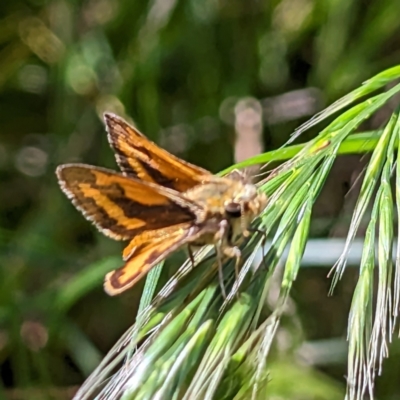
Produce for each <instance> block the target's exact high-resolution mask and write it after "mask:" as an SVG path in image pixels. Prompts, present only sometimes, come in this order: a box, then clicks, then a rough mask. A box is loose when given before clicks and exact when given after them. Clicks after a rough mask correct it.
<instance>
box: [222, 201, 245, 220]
mask: <svg viewBox="0 0 400 400" xmlns="http://www.w3.org/2000/svg"><path fill="white" fill-rule="evenodd" d="M225 212H226V214H227V215H228V217H231V218H240V217H241V216H242V207H241V206H240V204H239V203H227V204H225Z"/></svg>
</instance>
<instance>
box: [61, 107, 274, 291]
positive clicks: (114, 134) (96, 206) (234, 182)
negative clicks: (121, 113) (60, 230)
mask: <svg viewBox="0 0 400 400" xmlns="http://www.w3.org/2000/svg"><path fill="white" fill-rule="evenodd" d="M104 121H105V125H106V128H107V131H108V139H109V142H110V145H111V148H112V149H113V150H114V152H115V156H116V160H117V164H118V166H119V168H120V170H121V173H117V172H114V171H112V170H108V169H105V168H100V167H95V166H91V165H86V164H64V165H60V166H59V167H58V168H57V170H56V174H57V177H58V182H59V184H60V186H61V189H62V190H63V191H64V192H65V194H66V195H67V196H68V197H69V198H70V199H71V201H72V203H73V204H74V205H75V207H76V208H77V209H78V210H79V211H81V212H82V214H83V215H84V216H85V217H86V218H87V219H88V220H89V221H91V222H92V223H93V224H94V225H95V226H96V227H97V228H98V229H99V230H100V231H101V232H102V233H103V234H105V235H106V236H108V237H110V238H112V239H116V240H126V241H128V240H129V244H128V245H127V246H126V247H125V249H124V250H123V259H124V265H123V266H122V267H121V268H119V269H116V270H114V271H111V272H109V273H108V274H107V275H106V277H105V283H104V289H105V291H106V292H107V293H108V294H109V295H117V294H119V293H122V292H124V291H125V290H127V289H129V288H131V287H132V286H133V285H135V284H136V283H137V282H138V281H139V280H140V279H141V278H143V277H144V276H145V275H146V274H147V273H148V271H150V269H151V268H153V267H154V266H155V265H156V264H158V263H159V262H161V261H163V260H164V259H165V258H166V257H168V256H169V255H170V254H171V253H173V252H175V251H177V250H178V249H180V248H182V247H183V246H185V245H187V246H188V248H189V250H190V254H192V253H191V248H192V247H193V248H196V247H199V246H204V245H209V244H212V245H214V246H215V248H216V253H217V257H219V259H221V257H223V256H226V257H229V258H233V257H236V258H237V259H238V258H239V257H240V250H239V248H238V247H237V243H238V242H239V241H240V240H241V239H242V238H244V237H246V236H248V235H249V226H250V223H251V221H252V220H253V219H254V218H255V217H257V216H258V215H259V214H260V213H261V211H262V210H263V209H264V208H265V206H266V203H267V196H266V195H265V194H264V193H262V192H259V191H258V189H257V187H256V186H255V185H254V184H253V183H251V182H250V181H249V178H248V177H247V176H246V175H245V174H244V173H243V172H241V171H239V170H235V171H233V172H231V173H230V174H229V175H227V176H224V177H220V176H215V175H213V174H212V173H211V172H209V171H207V170H205V169H203V168H200V167H198V166H195V165H193V164H190V163H188V162H186V161H184V160H181V159H179V158H178V157H176V156H174V155H172V154H170V153H169V152H167V151H166V150H164V149H162V148H160V147H158V146H157V145H156V144H155V143H153V142H151V141H150V140H149V139H147V138H146V137H145V136H144V135H143V134H142V133H140V132H139V131H138V130H137V129H136V128H134V127H133V126H131V125H129V124H128V123H127V122H126V121H124V120H123V119H122V118H120V117H118V116H116V115H114V114H111V113H105V114H104ZM191 258H192V256H191Z"/></svg>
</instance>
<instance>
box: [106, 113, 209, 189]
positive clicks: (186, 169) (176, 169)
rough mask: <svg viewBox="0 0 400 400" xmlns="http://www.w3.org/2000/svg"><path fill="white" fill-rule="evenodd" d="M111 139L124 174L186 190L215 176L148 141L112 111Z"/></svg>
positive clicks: (109, 119) (109, 136)
mask: <svg viewBox="0 0 400 400" xmlns="http://www.w3.org/2000/svg"><path fill="white" fill-rule="evenodd" d="M104 120H105V123H106V126H107V131H108V140H109V142H110V145H111V147H112V148H113V149H114V151H115V154H116V159H117V163H118V165H119V167H120V169H121V171H122V172H123V174H124V175H128V176H133V177H137V178H139V179H140V180H143V181H146V182H152V183H156V184H158V185H161V186H164V187H167V188H171V189H174V190H177V191H178V192H185V191H187V190H188V189H191V188H192V187H194V186H196V185H198V184H200V183H204V182H206V181H207V180H209V179H211V177H212V176H213V175H212V174H211V173H210V172H209V171H207V170H205V169H203V168H200V167H197V166H195V165H193V164H190V163H188V162H186V161H183V160H181V159H180V158H178V157H175V156H174V155H172V154H170V153H168V152H167V151H165V150H163V149H161V148H160V147H158V146H157V145H156V144H155V143H153V142H151V141H150V140H148V139H147V138H146V137H145V136H144V135H143V134H142V133H140V132H139V131H138V130H137V129H136V128H134V127H132V126H131V125H129V124H128V123H126V122H125V121H124V120H123V119H121V118H119V117H118V116H116V115H114V114H110V113H106V114H104Z"/></svg>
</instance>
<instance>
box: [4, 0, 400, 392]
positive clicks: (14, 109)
mask: <svg viewBox="0 0 400 400" xmlns="http://www.w3.org/2000/svg"><path fill="white" fill-rule="evenodd" d="M398 11H399V4H398V2H397V1H393V0H370V1H365V0H364V1H363V0H326V1H322V0H275V1H266V0H258V1H256V0H251V1H239V0H229V1H228V0H203V1H198V0H187V1H179V0H154V1H145V0H142V1H138V0H137V1H134V0H86V1H80V0H2V1H1V2H0V375H1V382H2V384H1V387H0V398H6V399H34V398H38V399H45V398H54V399H64V398H71V396H72V393H73V392H74V391H75V390H76V387H77V386H79V385H80V384H81V383H82V382H83V380H84V379H85V377H87V376H88V374H89V373H90V372H91V371H92V370H93V368H94V367H95V366H96V365H97V364H98V362H99V361H100V360H101V358H102V357H103V355H104V354H105V353H106V352H107V350H108V349H110V347H111V346H112V345H113V343H115V342H116V340H117V339H118V338H119V337H120V335H121V334H122V333H123V332H124V330H125V329H126V328H127V327H128V326H130V325H131V324H132V323H133V321H134V317H135V312H136V309H137V307H138V301H139V298H140V289H141V287H142V286H143V284H142V283H141V284H139V285H138V287H135V289H134V290H132V291H130V292H129V293H127V294H125V295H123V296H120V297H118V298H110V297H108V296H107V295H106V294H105V293H104V292H103V290H102V280H103V276H104V274H105V272H106V271H108V270H110V269H112V268H115V267H117V266H119V265H120V263H121V258H120V251H121V249H122V245H121V244H120V243H116V242H113V241H111V240H109V239H106V238H105V237H103V236H102V235H101V234H99V233H98V232H97V231H96V230H95V229H94V228H93V227H92V226H91V225H90V223H88V222H87V221H86V220H85V219H84V218H83V217H82V216H81V215H80V214H79V213H78V212H77V211H76V210H75V209H74V207H73V206H72V205H71V204H70V202H69V201H68V200H67V199H66V197H65V196H64V195H63V194H62V193H61V191H60V189H59V187H58V185H57V182H56V178H55V174H54V170H55V167H56V166H57V165H58V164H61V163H64V162H85V163H89V164H94V165H100V166H105V167H109V168H114V169H115V168H116V164H115V162H114V158H113V154H112V152H111V150H110V149H109V147H108V143H107V138H106V134H105V130H104V126H103V123H102V113H103V112H104V111H112V112H115V113H117V114H119V115H121V116H122V117H124V118H127V119H128V120H130V121H131V122H134V123H135V124H136V125H137V126H138V127H139V128H140V130H142V131H143V132H145V133H146V135H148V136H149V137H150V138H152V139H153V140H154V141H156V142H158V143H160V144H161V145H162V146H164V147H165V148H167V149H168V150H170V151H171V152H173V153H175V154H177V155H179V156H180V157H182V158H185V159H187V160H189V161H191V162H194V163H196V164H199V165H201V166H203V167H205V168H207V169H209V170H211V171H213V172H217V171H220V170H221V169H223V168H225V167H227V166H229V165H231V164H232V163H233V162H234V161H235V159H236V160H239V159H241V158H243V157H247V156H250V155H251V154H254V153H255V152H258V151H260V150H264V151H266V150H271V149H274V148H277V147H279V146H280V145H282V144H283V143H284V142H285V141H286V140H287V139H288V137H289V135H290V133H291V132H292V131H293V129H294V128H295V127H296V126H298V125H299V124H300V123H301V122H303V121H305V120H306V119H307V118H309V117H311V116H312V115H313V114H315V113H316V112H318V111H320V110H321V109H322V108H323V107H324V106H325V105H327V104H330V103H331V102H332V101H334V100H336V99H337V98H338V97H340V96H342V95H343V94H345V93H346V92H348V91H349V90H351V89H353V88H354V87H357V86H359V85H360V84H361V82H362V81H363V80H364V79H367V78H368V77H370V76H372V75H373V74H375V73H378V72H379V71H381V70H383V69H385V68H387V67H390V66H392V65H395V64H398V63H399V62H400V19H399V17H398ZM383 120H384V119H383ZM383 120H379V118H377V120H376V121H372V122H371V123H370V125H369V126H368V127H371V128H376V127H377V126H379V124H381V123H382V121H383ZM307 135H309V136H307ZM310 135H312V133H309V134H305V135H303V137H302V140H307V139H308V138H309V137H310ZM361 168H362V164H361V163H360V162H359V159H358V158H354V157H347V158H346V159H344V161H343V160H342V161H341V160H339V162H338V163H337V165H336V167H335V168H334V170H333V172H332V179H331V180H330V182H328V184H327V188H326V190H325V192H324V193H323V194H322V197H321V201H320V204H319V205H318V206H317V208H316V211H315V216H316V221H317V224H316V227H315V232H314V235H315V236H320V237H325V236H328V235H335V236H343V234H344V233H345V232H346V231H345V229H344V230H343V229H341V226H339V227H338V226H337V223H338V221H339V219H340V217H341V216H343V210H344V209H346V204H347V203H346V199H345V197H344V195H345V194H346V192H347V191H348V189H349V187H350V186H351V185H352V183H353V182H354V174H355V171H357V170H360V169H361ZM350 205H351V200H350ZM174 257H175V258H174V259H173V264H174V265H177V263H178V262H179V261H181V260H182V259H183V257H184V255H182V254H178V255H176V256H174ZM170 264H171V263H170ZM328 270H329V269H328V268H313V269H311V268H305V269H304V270H303V273H302V274H301V275H300V278H299V280H298V282H297V285H296V286H295V288H294V291H293V297H294V298H293V304H292V306H291V311H290V313H289V314H290V315H289V316H288V318H287V319H288V321H286V323H284V324H283V326H284V328H283V332H281V333H280V337H278V340H277V343H278V351H277V355H276V356H275V357H276V360H275V364H273V365H275V366H276V368H275V370H274V368H272V375H271V390H274V391H275V392H276V393H277V394H278V395H281V396H283V397H281V398H285V399H314V398H315V399H336V398H341V396H342V393H343V390H344V383H345V379H344V375H345V371H346V355H345V348H344V350H343V346H344V339H345V334H346V323H347V311H348V307H349V301H350V298H351V291H352V289H353V287H354V277H352V273H351V272H350V273H348V274H347V275H346V276H345V278H347V279H345V281H344V283H342V284H341V286H340V288H339V289H338V290H336V292H335V296H334V297H331V298H329V297H327V290H328V288H329V280H327V279H326V274H327V272H328ZM166 273H167V272H166ZM164 281H165V277H164ZM329 338H333V339H334V340H332V341H329V342H325V341H323V342H315V341H316V340H318V339H321V340H322V339H323V340H326V339H329ZM338 338H339V339H341V340H339V339H338ZM306 341H307V343H306ZM315 343H322V344H324V343H326V345H324V346H325V347H324V346H323V349H328V348H329V349H330V350H331V352H329V351H328V352H327V353H323V352H322V353H321V352H320V353H318V354H322V355H323V356H322V361H321V357H320V358H319V360H320V361H315V360H316V359H317V360H318V357H316V358H312V357H311V359H312V360H310V359H308V360H305V359H304V358H307V357H304V354H306V355H309V354H310V352H311V350H310V348H308V347H306V346H314V347H313V351H316V350H315V349H316V348H317V347H318V346H317V347H315ZM299 349H300V350H301V351H300V350H299ZM307 349H308V350H307ZM324 354H325V355H324ZM338 354H339V355H340V356H338ZM333 355H334V356H333ZM392 355H394V357H392V358H391V359H390V360H389V361H388V362H387V363H386V365H385V376H384V378H381V379H380V380H378V395H379V398H380V399H395V398H396V399H397V398H399V396H400V387H399V385H398V379H397V380H396V378H397V377H398V374H399V367H398V366H397V362H396V360H395V358H398V357H396V355H395V351H393V352H392ZM285 362H289V363H290V364H288V365H290V368H288V367H287V366H286V367H283V366H284V365H286V364H285ZM305 365H307V366H308V367H307V369H306V370H307V371H309V373H308V374H306V373H305V370H304V366H305ZM274 371H275V372H274ZM282 371H283V372H282ZM300 381H301V384H302V386H306V387H307V385H308V389H307V391H306V392H305V393H306V394H304V393H303V392H304V390H303V389H304V388H303V387H297V385H299V383H300ZM292 383H293V384H292ZM289 388H291V389H293V390H292V391H290V390H289ZM310 388H313V389H312V390H314V392H312V391H310V390H311V389H310ZM310 396H312V397H310Z"/></svg>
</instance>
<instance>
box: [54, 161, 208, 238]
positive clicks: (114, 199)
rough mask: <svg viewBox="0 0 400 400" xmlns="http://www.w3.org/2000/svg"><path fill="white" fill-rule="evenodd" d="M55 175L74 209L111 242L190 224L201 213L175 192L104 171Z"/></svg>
mask: <svg viewBox="0 0 400 400" xmlns="http://www.w3.org/2000/svg"><path fill="white" fill-rule="evenodd" d="M57 175H58V179H59V182H60V185H61V187H62V189H63V190H64V192H65V193H66V194H67V196H68V197H69V198H70V199H71V200H72V202H73V203H74V205H75V206H76V207H77V208H78V209H79V210H80V211H81V212H82V213H83V215H84V216H85V217H86V218H87V219H89V220H90V221H92V222H93V223H94V224H95V225H96V226H97V227H98V228H99V229H100V230H101V231H102V232H103V233H104V234H106V235H108V236H110V237H112V238H114V239H118V240H127V239H132V238H133V237H134V236H136V235H138V234H140V233H142V232H144V231H152V230H158V229H161V228H165V227H170V226H171V225H177V224H180V223H183V222H192V221H194V220H195V219H196V217H197V213H200V212H201V208H200V207H199V205H197V204H196V203H195V202H193V201H190V200H188V199H185V198H184V197H183V196H181V195H180V194H179V193H177V192H174V191H171V190H168V189H167V188H163V187H159V186H156V185H152V184H151V183H148V182H141V181H138V180H136V179H132V178H128V177H125V176H123V175H121V174H117V173H114V172H112V171H108V170H106V169H101V168H97V167H92V166H88V165H80V164H67V165H64V166H60V167H58V168H57Z"/></svg>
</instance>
